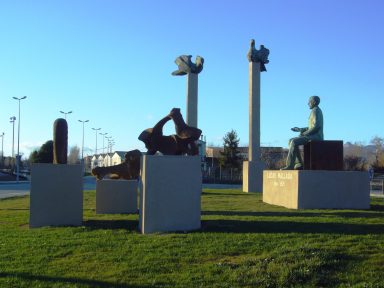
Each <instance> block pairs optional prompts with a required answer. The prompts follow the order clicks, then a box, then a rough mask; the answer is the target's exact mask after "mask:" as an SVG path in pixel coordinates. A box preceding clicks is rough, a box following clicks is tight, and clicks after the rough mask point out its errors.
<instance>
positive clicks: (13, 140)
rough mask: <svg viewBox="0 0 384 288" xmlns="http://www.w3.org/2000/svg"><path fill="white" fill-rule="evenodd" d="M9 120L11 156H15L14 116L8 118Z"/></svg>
mask: <svg viewBox="0 0 384 288" xmlns="http://www.w3.org/2000/svg"><path fill="white" fill-rule="evenodd" d="M9 120H10V121H9V122H10V123H12V158H13V157H15V121H16V117H15V116H12V117H11V118H9Z"/></svg>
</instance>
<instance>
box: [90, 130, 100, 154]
mask: <svg viewBox="0 0 384 288" xmlns="http://www.w3.org/2000/svg"><path fill="white" fill-rule="evenodd" d="M100 129H101V128H92V130H95V134H96V147H95V155H96V154H97V131H99V130H100Z"/></svg>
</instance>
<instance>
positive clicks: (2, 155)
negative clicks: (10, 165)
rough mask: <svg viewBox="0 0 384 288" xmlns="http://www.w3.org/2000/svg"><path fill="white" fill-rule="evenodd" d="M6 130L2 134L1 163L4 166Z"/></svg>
mask: <svg viewBox="0 0 384 288" xmlns="http://www.w3.org/2000/svg"><path fill="white" fill-rule="evenodd" d="M4 134H5V133H4V132H3V134H1V135H0V137H1V165H2V166H4Z"/></svg>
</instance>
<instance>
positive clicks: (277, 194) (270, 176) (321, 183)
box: [263, 170, 370, 209]
mask: <svg viewBox="0 0 384 288" xmlns="http://www.w3.org/2000/svg"><path fill="white" fill-rule="evenodd" d="M369 201H370V199H369V176H368V172H357V171H324V170H302V171H296V170H285V171H271V170H269V171H264V183H263V202H265V203H268V204H273V205H278V206H284V207H287V208H292V209H369Z"/></svg>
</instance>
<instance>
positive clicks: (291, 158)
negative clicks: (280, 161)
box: [283, 137, 309, 170]
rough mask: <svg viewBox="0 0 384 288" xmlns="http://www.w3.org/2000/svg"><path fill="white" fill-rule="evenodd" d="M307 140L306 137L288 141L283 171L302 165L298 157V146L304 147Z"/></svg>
mask: <svg viewBox="0 0 384 288" xmlns="http://www.w3.org/2000/svg"><path fill="white" fill-rule="evenodd" d="M308 141H309V140H308V138H307V137H296V138H292V139H290V140H289V147H288V149H289V150H288V156H287V163H286V166H285V167H284V168H283V169H284V170H292V169H294V168H295V167H298V166H302V165H303V159H302V157H301V155H300V150H299V146H300V145H304V144H305V143H307V142H308Z"/></svg>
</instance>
